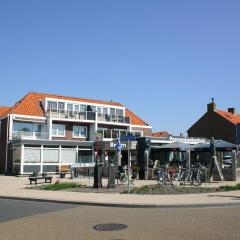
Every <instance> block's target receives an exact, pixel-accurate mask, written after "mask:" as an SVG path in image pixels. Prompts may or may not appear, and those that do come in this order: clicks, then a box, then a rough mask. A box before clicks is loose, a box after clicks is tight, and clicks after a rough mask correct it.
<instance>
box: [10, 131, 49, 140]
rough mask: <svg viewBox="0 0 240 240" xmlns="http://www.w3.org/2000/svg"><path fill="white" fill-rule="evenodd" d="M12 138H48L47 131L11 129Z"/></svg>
mask: <svg viewBox="0 0 240 240" xmlns="http://www.w3.org/2000/svg"><path fill="white" fill-rule="evenodd" d="M12 139H14V140H16V139H32V140H45V139H48V133H46V132H24V131H13V133H12Z"/></svg>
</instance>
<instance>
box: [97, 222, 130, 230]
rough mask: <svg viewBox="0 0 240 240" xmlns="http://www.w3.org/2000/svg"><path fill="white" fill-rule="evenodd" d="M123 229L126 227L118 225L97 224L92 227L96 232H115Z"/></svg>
mask: <svg viewBox="0 0 240 240" xmlns="http://www.w3.org/2000/svg"><path fill="white" fill-rule="evenodd" d="M125 228H127V225H125V224H119V223H106V224H98V225H95V226H94V227H93V229H95V230H97V231H117V230H122V229H125Z"/></svg>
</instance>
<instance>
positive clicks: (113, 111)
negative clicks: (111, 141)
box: [110, 108, 116, 118]
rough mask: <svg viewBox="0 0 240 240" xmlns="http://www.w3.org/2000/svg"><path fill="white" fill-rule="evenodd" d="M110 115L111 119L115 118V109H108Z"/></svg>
mask: <svg viewBox="0 0 240 240" xmlns="http://www.w3.org/2000/svg"><path fill="white" fill-rule="evenodd" d="M110 115H111V117H112V118H114V117H115V115H116V109H115V108H110Z"/></svg>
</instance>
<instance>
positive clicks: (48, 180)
mask: <svg viewBox="0 0 240 240" xmlns="http://www.w3.org/2000/svg"><path fill="white" fill-rule="evenodd" d="M52 178H53V177H49V176H46V174H42V176H37V175H36V174H33V175H31V176H29V178H28V179H29V181H30V184H32V182H35V184H37V181H38V180H40V179H44V180H45V183H52Z"/></svg>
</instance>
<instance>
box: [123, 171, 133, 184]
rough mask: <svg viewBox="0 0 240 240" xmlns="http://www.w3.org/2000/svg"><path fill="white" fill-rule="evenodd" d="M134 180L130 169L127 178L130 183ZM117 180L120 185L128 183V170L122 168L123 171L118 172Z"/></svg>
mask: <svg viewBox="0 0 240 240" xmlns="http://www.w3.org/2000/svg"><path fill="white" fill-rule="evenodd" d="M134 180H135V179H134V177H133V174H132V171H131V170H130V178H129V183H130V185H133V184H134ZM119 182H120V184H122V185H127V184H128V170H127V169H124V172H120V173H119Z"/></svg>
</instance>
